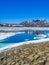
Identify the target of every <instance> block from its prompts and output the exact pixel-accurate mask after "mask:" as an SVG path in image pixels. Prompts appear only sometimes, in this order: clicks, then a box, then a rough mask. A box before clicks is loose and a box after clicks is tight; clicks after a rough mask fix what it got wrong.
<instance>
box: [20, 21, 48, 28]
mask: <svg viewBox="0 0 49 65" xmlns="http://www.w3.org/2000/svg"><path fill="white" fill-rule="evenodd" d="M19 25H23V26H26V27H49V22H47V21H46V20H29V21H24V22H21V23H20V24H19Z"/></svg>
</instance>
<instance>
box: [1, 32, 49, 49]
mask: <svg viewBox="0 0 49 65" xmlns="http://www.w3.org/2000/svg"><path fill="white" fill-rule="evenodd" d="M48 34H49V31H45V34H44V35H46V37H42V38H49V35H48ZM38 35H40V34H31V33H29V34H28V33H21V34H16V35H14V36H11V37H8V38H6V39H3V40H0V48H2V47H5V46H10V45H11V44H12V45H13V44H14V43H20V42H24V41H30V40H38V39H41V36H38ZM35 37H37V38H35Z"/></svg>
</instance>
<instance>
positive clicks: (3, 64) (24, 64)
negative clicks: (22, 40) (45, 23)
mask: <svg viewBox="0 0 49 65" xmlns="http://www.w3.org/2000/svg"><path fill="white" fill-rule="evenodd" d="M0 65H49V42H42V43H37V44H32V43H30V44H23V45H21V46H18V47H14V48H11V49H8V50H7V51H4V52H2V53H0Z"/></svg>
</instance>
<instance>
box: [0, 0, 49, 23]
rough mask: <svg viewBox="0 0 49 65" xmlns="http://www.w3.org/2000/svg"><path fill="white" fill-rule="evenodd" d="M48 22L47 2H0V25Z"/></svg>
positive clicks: (48, 9)
mask: <svg viewBox="0 0 49 65" xmlns="http://www.w3.org/2000/svg"><path fill="white" fill-rule="evenodd" d="M29 19H30V20H31V19H47V20H49V0H0V23H19V22H21V21H24V20H29Z"/></svg>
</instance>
